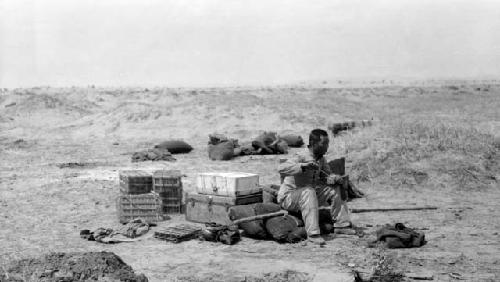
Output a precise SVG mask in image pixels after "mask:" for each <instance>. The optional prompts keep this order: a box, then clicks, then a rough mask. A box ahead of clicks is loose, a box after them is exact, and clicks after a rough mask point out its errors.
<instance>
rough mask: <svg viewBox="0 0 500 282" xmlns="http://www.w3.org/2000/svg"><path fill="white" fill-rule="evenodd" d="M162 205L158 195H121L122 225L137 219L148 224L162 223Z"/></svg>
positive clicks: (119, 215) (120, 214) (118, 203)
mask: <svg viewBox="0 0 500 282" xmlns="http://www.w3.org/2000/svg"><path fill="white" fill-rule="evenodd" d="M161 204H162V203H161V199H160V197H159V195H158V194H156V193H148V194H139V195H130V194H121V195H120V196H118V198H117V210H118V220H119V221H120V222H121V223H126V222H128V221H130V220H131V219H135V218H142V219H144V220H145V221H146V222H148V223H156V222H158V221H162V220H163V216H162V214H161Z"/></svg>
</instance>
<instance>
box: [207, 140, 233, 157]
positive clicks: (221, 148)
mask: <svg viewBox="0 0 500 282" xmlns="http://www.w3.org/2000/svg"><path fill="white" fill-rule="evenodd" d="M233 156H234V144H233V142H231V141H225V142H222V143H219V144H217V145H212V144H209V145H208V157H209V158H210V159H211V160H214V161H227V160H230V159H232V158H233Z"/></svg>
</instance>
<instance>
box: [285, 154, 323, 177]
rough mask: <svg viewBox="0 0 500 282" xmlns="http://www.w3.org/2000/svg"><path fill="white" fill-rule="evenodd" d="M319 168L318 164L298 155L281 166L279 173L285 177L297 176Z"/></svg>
mask: <svg viewBox="0 0 500 282" xmlns="http://www.w3.org/2000/svg"><path fill="white" fill-rule="evenodd" d="M315 167H316V168H317V167H318V166H317V164H316V163H315V162H314V161H312V160H310V161H308V160H306V159H305V158H304V157H303V156H301V155H296V156H294V157H292V158H289V159H288V160H287V161H286V162H284V163H281V164H280V165H279V168H278V171H279V173H280V174H281V175H283V176H290V175H297V174H299V173H303V172H304V171H305V170H306V169H314V168H315Z"/></svg>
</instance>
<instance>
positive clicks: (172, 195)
mask: <svg viewBox="0 0 500 282" xmlns="http://www.w3.org/2000/svg"><path fill="white" fill-rule="evenodd" d="M181 177H182V174H181V172H180V171H179V170H158V171H155V172H154V173H153V190H154V191H155V192H156V193H158V194H159V196H160V199H161V202H162V208H161V209H162V212H163V213H164V214H173V213H181V212H182V180H181Z"/></svg>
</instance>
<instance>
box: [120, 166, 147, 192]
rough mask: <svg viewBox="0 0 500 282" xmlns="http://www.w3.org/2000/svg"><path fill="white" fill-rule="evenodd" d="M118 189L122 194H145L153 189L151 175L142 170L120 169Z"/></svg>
mask: <svg viewBox="0 0 500 282" xmlns="http://www.w3.org/2000/svg"><path fill="white" fill-rule="evenodd" d="M119 179H120V191H121V192H122V193H123V194H132V195H136V194H146V193H149V192H151V191H152V189H153V177H152V176H151V174H150V173H148V172H146V171H142V170H122V171H120V173H119Z"/></svg>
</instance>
